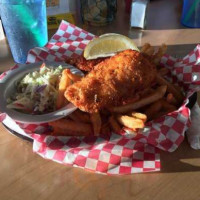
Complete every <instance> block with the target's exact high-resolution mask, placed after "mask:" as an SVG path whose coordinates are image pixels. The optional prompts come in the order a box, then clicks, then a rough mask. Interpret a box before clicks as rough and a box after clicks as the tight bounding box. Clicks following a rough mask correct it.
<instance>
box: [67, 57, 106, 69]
mask: <svg viewBox="0 0 200 200" xmlns="http://www.w3.org/2000/svg"><path fill="white" fill-rule="evenodd" d="M105 59H106V58H98V59H92V60H86V59H85V58H84V57H83V55H81V56H78V57H74V58H67V59H65V62H66V63H68V64H70V65H73V66H75V67H77V68H78V69H80V70H82V71H85V72H90V71H91V70H93V69H94V67H95V66H96V65H97V64H99V63H100V62H102V61H104V60H105Z"/></svg>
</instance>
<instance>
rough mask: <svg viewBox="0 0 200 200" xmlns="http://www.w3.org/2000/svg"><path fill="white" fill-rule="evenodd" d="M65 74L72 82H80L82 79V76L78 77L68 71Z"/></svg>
mask: <svg viewBox="0 0 200 200" xmlns="http://www.w3.org/2000/svg"><path fill="white" fill-rule="evenodd" d="M67 74H68V77H69V78H70V79H71V80H72V81H73V82H77V81H80V80H81V79H82V76H80V75H78V74H73V73H72V72H71V71H70V70H69V69H67Z"/></svg>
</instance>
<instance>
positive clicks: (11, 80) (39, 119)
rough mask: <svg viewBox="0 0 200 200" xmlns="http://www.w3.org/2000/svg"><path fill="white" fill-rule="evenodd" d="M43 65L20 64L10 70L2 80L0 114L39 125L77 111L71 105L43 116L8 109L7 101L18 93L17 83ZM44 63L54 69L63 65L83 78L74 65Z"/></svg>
mask: <svg viewBox="0 0 200 200" xmlns="http://www.w3.org/2000/svg"><path fill="white" fill-rule="evenodd" d="M42 63H43V62H37V63H32V64H25V65H20V64H19V67H18V68H16V69H14V70H10V71H9V72H8V73H7V75H6V76H5V77H4V78H3V80H0V94H1V95H0V112H3V113H6V114H7V115H8V116H10V117H11V118H12V119H13V120H15V121H17V122H22V123H32V124H38V123H45V122H50V121H54V120H57V119H60V118H63V117H65V116H67V115H69V114H70V113H72V112H73V111H75V110H76V107H75V106H74V105H73V104H71V103H70V104H68V105H66V106H65V107H63V108H61V109H59V110H56V111H54V112H51V113H48V114H42V115H30V114H24V113H21V112H18V111H16V110H14V109H9V108H7V99H8V98H9V97H10V96H11V95H13V94H14V93H15V92H16V83H17V82H18V81H19V80H20V79H22V78H23V77H24V76H25V75H26V74H28V73H30V72H33V71H37V70H39V67H40V66H41V64H42ZM44 63H45V64H46V66H47V67H53V68H55V67H58V66H59V65H62V66H63V68H68V69H70V70H71V72H72V73H74V74H79V75H82V76H83V73H82V72H81V71H80V70H78V69H76V68H75V67H73V66H72V65H69V64H66V63H61V62H49V61H46V62H44Z"/></svg>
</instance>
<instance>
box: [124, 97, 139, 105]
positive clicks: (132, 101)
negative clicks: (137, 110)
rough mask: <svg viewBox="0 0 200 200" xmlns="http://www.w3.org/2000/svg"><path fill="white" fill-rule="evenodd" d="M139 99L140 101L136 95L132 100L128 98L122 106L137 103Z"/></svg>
mask: <svg viewBox="0 0 200 200" xmlns="http://www.w3.org/2000/svg"><path fill="white" fill-rule="evenodd" d="M139 99H140V96H139V95H136V96H135V97H133V98H130V99H127V100H125V101H123V105H124V104H127V103H134V102H136V101H138V100H139Z"/></svg>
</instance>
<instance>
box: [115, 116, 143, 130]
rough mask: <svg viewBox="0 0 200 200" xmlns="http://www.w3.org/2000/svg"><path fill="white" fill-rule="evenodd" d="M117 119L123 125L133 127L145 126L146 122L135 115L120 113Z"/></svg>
mask: <svg viewBox="0 0 200 200" xmlns="http://www.w3.org/2000/svg"><path fill="white" fill-rule="evenodd" d="M117 120H118V122H119V123H120V124H122V125H123V126H126V127H128V128H131V129H136V128H144V122H143V121H142V120H141V119H137V118H135V117H130V116H127V115H118V116H117Z"/></svg>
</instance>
